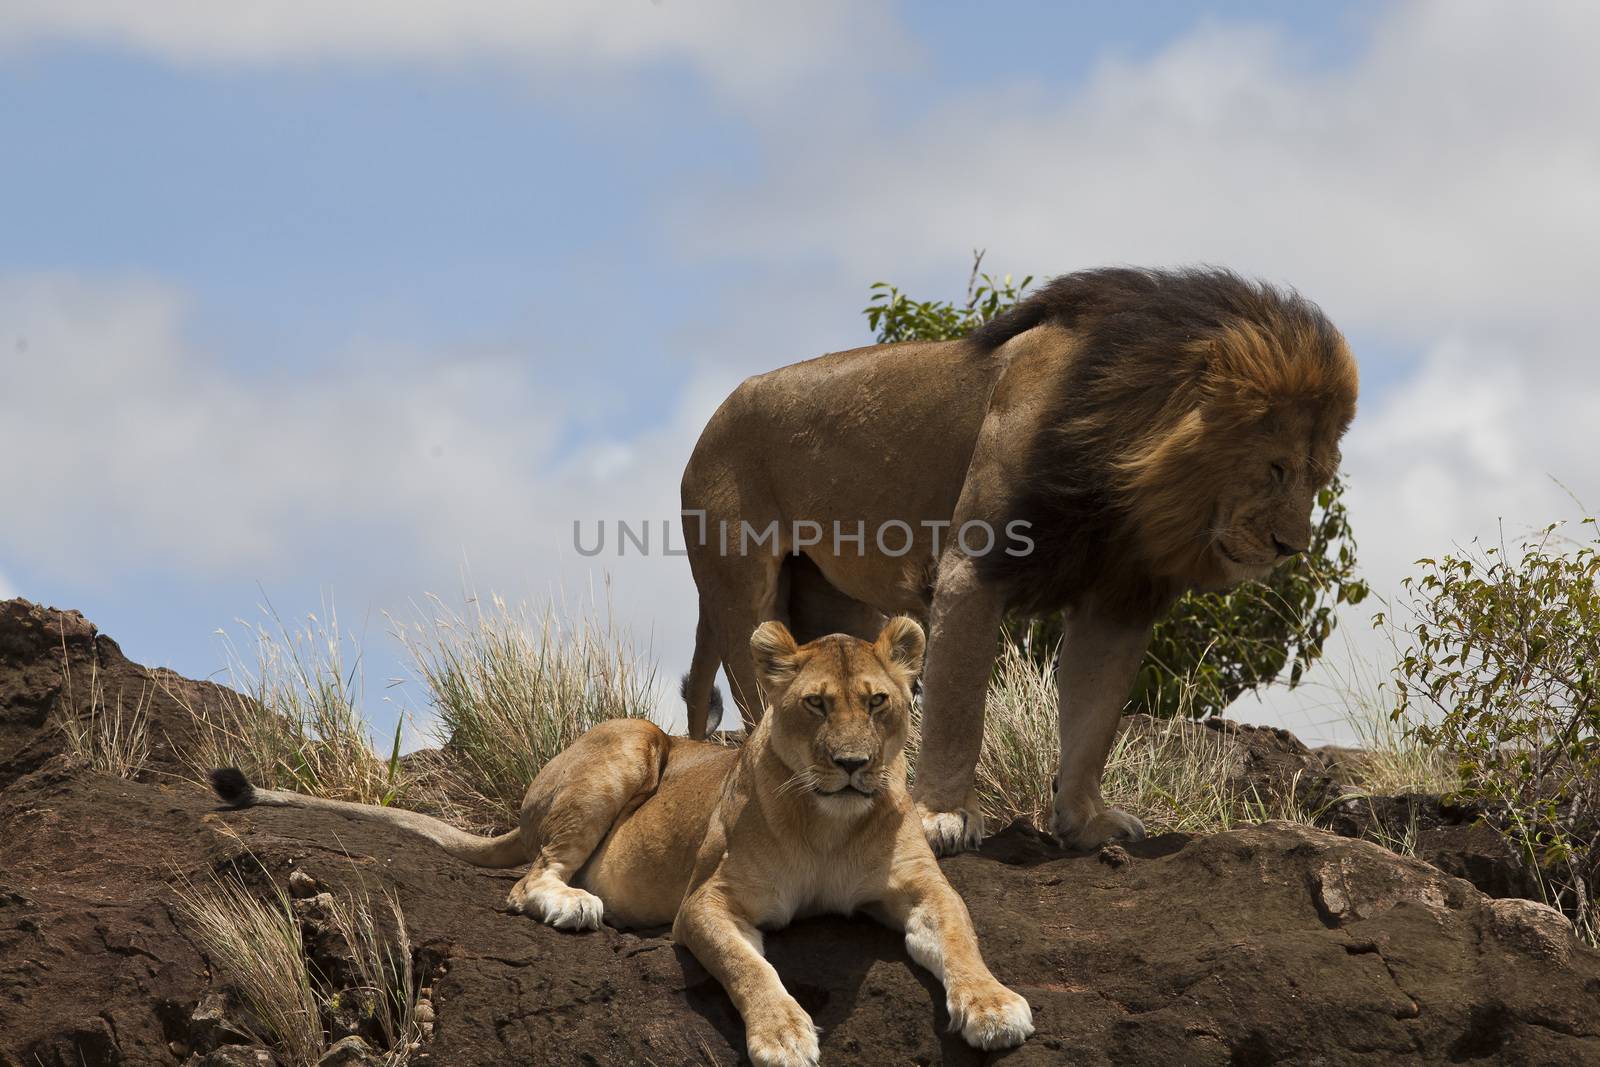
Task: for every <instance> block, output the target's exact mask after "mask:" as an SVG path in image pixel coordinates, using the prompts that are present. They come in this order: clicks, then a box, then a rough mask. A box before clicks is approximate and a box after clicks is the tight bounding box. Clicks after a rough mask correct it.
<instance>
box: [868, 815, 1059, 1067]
mask: <svg viewBox="0 0 1600 1067" xmlns="http://www.w3.org/2000/svg"><path fill="white" fill-rule="evenodd" d="M872 910H873V911H874V912H875V913H876V914H877V915H878V917H879V918H881V919H882V920H883V921H884V923H885V924H887V925H889V926H892V927H894V928H895V929H899V930H904V931H905V934H906V952H907V953H909V954H910V956H911V958H912V959H914V960H916V961H917V962H918V963H919V964H921V965H922V966H923V967H926V968H927V969H928V970H929V971H931V972H932V973H933V975H934V977H936V978H938V979H939V981H940V982H941V983H943V984H944V991H945V1010H946V1011H947V1012H949V1014H950V1028H951V1029H952V1030H959V1031H960V1032H961V1038H962V1040H964V1041H965V1042H966V1043H967V1044H969V1045H971V1046H972V1047H973V1048H981V1049H997V1048H1011V1047H1012V1046H1013V1045H1020V1044H1022V1042H1024V1041H1026V1040H1027V1038H1028V1035H1029V1034H1031V1033H1033V1012H1032V1010H1031V1009H1030V1008H1029V1007H1028V1002H1027V1001H1026V1000H1024V999H1023V998H1022V997H1021V996H1020V995H1018V994H1016V993H1013V992H1012V991H1011V990H1009V989H1007V988H1006V987H1005V986H1003V985H1001V984H1000V983H999V981H997V980H996V979H995V976H994V975H993V974H990V973H989V968H988V966H987V965H986V964H985V963H984V962H983V955H982V954H981V953H980V952H979V951H978V935H977V932H976V931H975V930H974V929H973V928H972V916H971V914H970V913H969V912H968V911H967V905H966V902H965V901H963V900H962V899H961V895H960V894H959V893H957V892H956V891H955V889H954V888H953V887H952V886H951V885H950V883H949V881H947V880H946V879H945V876H944V872H943V871H941V870H940V869H939V864H938V863H937V861H935V860H934V858H933V854H932V853H931V852H930V851H929V849H928V848H927V846H926V844H925V843H924V842H923V840H922V839H921V837H920V834H919V835H918V837H917V838H916V839H915V840H913V841H909V842H904V843H903V844H902V846H901V849H900V854H899V855H897V856H896V859H895V866H894V871H893V873H892V874H891V876H890V882H889V890H888V892H887V894H886V895H885V896H884V898H883V899H882V900H881V901H880V902H878V903H877V904H876V905H874V907H873V909H872Z"/></svg>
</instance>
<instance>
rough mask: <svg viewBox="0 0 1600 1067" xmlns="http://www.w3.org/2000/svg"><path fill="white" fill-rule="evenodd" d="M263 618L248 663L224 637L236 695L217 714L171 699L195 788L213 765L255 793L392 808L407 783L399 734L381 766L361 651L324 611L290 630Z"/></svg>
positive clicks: (275, 620) (255, 631)
mask: <svg viewBox="0 0 1600 1067" xmlns="http://www.w3.org/2000/svg"><path fill="white" fill-rule="evenodd" d="M267 618H268V620H269V621H268V622H267V623H264V624H258V625H255V626H252V627H250V630H249V637H250V642H251V645H252V646H253V649H252V654H251V655H250V656H249V657H248V658H247V657H246V656H245V655H244V654H242V653H241V652H240V651H239V648H238V646H237V645H235V644H234V642H233V641H232V640H231V639H229V638H227V635H225V634H224V635H223V636H224V639H225V641H226V647H227V655H228V673H229V676H230V679H229V681H230V686H231V688H232V689H233V690H234V691H235V692H234V693H233V694H232V695H230V696H229V698H227V699H226V700H225V701H224V702H223V704H222V705H221V706H220V707H196V706H193V705H191V704H190V703H188V701H187V700H186V699H185V698H184V697H183V696H182V694H180V693H177V692H175V691H169V692H170V694H171V695H172V696H173V698H174V699H176V700H177V701H178V702H179V703H180V704H182V705H183V706H184V707H185V708H186V709H187V710H188V711H189V713H190V715H191V716H193V718H194V722H195V727H196V728H195V731H194V733H195V741H194V743H193V745H192V747H190V748H188V749H187V750H186V751H185V752H184V753H183V756H184V759H185V762H187V763H188V764H189V765H190V767H191V768H193V770H194V771H195V773H196V780H197V781H202V782H203V781H204V780H205V772H206V771H208V770H210V769H211V768H213V767H238V768H240V769H241V770H243V771H244V772H245V774H246V775H248V776H249V778H250V780H251V781H253V782H256V783H258V784H261V785H266V786H271V787H274V788H279V789H293V790H297V791H299V792H302V793H310V794H313V795H315V796H321V797H329V798H332V799H335V800H349V801H354V802H356V803H361V804H392V803H394V802H395V800H396V799H398V798H399V795H400V794H401V792H402V791H403V790H404V788H405V786H406V784H407V783H406V781H405V779H404V775H403V772H402V769H401V764H400V752H399V743H400V732H399V728H398V727H397V728H396V731H395V735H394V738H393V740H392V743H391V744H390V747H389V748H390V750H389V755H388V758H387V759H384V758H380V757H379V756H378V755H377V753H376V752H375V751H374V750H373V746H372V734H371V731H370V729H369V727H368V725H367V721H366V719H365V718H364V717H363V715H362V713H361V673H360V654H359V651H358V645H357V644H356V642H354V641H352V640H350V639H348V638H347V637H346V636H345V635H344V634H343V633H342V632H341V630H340V628H339V619H338V615H337V613H336V612H335V611H334V610H332V609H331V608H328V609H325V610H324V612H323V615H322V617H319V616H317V615H310V616H307V618H306V621H305V622H304V623H303V624H302V625H300V626H299V627H296V628H293V629H291V628H290V627H288V626H286V625H285V624H284V623H283V622H282V621H281V620H280V619H279V618H278V617H277V616H276V615H275V614H272V613H271V612H270V610H269V611H268V613H267ZM347 661H348V662H347Z"/></svg>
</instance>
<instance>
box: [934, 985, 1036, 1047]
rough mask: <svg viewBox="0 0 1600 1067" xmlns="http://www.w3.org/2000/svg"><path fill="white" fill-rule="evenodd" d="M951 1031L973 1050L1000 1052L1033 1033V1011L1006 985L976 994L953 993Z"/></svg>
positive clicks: (950, 1007)
mask: <svg viewBox="0 0 1600 1067" xmlns="http://www.w3.org/2000/svg"><path fill="white" fill-rule="evenodd" d="M946 1008H947V1009H948V1011H949V1012H950V1029H952V1030H960V1031H961V1039H962V1040H963V1041H965V1042H966V1043H967V1044H969V1045H971V1046H972V1047H973V1048H981V1049H996V1048H1011V1047H1013V1046H1015V1045H1020V1044H1022V1043H1023V1042H1024V1041H1026V1040H1027V1039H1028V1035H1030V1034H1032V1033H1033V1009H1032V1008H1030V1007H1028V1002H1027V1001H1026V1000H1024V999H1022V997H1021V996H1019V995H1018V994H1016V993H1013V992H1012V991H1011V990H1009V989H1007V988H1006V987H1005V986H1003V985H998V984H997V985H995V986H994V987H993V988H991V989H984V990H980V991H976V992H972V991H967V990H960V991H952V992H951V993H950V996H949V999H948V1000H947V1001H946Z"/></svg>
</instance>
